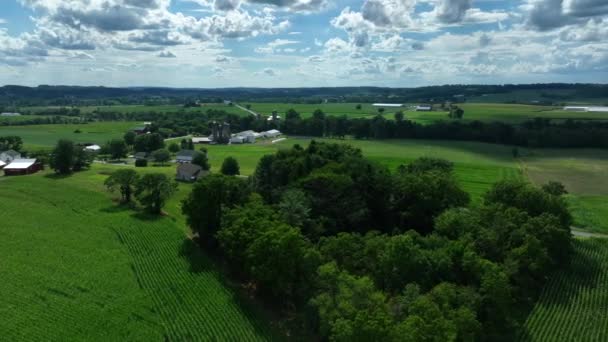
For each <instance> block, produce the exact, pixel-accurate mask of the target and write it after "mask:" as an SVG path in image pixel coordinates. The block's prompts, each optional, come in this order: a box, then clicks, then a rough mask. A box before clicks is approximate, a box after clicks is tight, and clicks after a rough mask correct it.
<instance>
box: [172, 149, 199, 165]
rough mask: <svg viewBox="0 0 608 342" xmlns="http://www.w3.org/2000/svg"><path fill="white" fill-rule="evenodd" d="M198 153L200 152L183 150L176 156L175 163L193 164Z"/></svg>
mask: <svg viewBox="0 0 608 342" xmlns="http://www.w3.org/2000/svg"><path fill="white" fill-rule="evenodd" d="M198 153H200V152H196V151H195V150H181V151H179V152H178V153H177V155H176V156H175V161H177V162H178V163H192V160H193V159H194V157H196V155H197V154H198Z"/></svg>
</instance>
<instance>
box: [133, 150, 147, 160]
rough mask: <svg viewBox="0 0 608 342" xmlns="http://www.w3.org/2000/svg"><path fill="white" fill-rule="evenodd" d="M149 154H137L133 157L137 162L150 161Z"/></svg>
mask: <svg viewBox="0 0 608 342" xmlns="http://www.w3.org/2000/svg"><path fill="white" fill-rule="evenodd" d="M148 156H149V155H148V153H147V152H137V153H135V154H134V155H133V158H135V159H136V160H143V159H148Z"/></svg>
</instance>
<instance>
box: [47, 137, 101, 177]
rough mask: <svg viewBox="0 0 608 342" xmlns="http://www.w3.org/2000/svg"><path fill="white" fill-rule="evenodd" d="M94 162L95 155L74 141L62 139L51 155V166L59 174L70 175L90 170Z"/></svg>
mask: <svg viewBox="0 0 608 342" xmlns="http://www.w3.org/2000/svg"><path fill="white" fill-rule="evenodd" d="M92 162H93V155H92V154H91V153H89V152H87V151H85V150H84V148H83V147H82V146H79V145H75V144H74V142H73V141H71V140H66V139H61V140H59V141H58V142H57V145H56V146H55V149H54V150H53V152H52V153H51V155H50V158H49V164H50V166H51V168H52V169H53V170H55V172H57V173H59V174H63V175H65V174H70V173H72V172H77V171H82V170H84V169H86V168H88V167H89V166H90V165H91V163H92Z"/></svg>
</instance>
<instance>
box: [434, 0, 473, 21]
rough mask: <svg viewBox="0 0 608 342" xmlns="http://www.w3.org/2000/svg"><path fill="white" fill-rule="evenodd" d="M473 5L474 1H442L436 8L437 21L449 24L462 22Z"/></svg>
mask: <svg viewBox="0 0 608 342" xmlns="http://www.w3.org/2000/svg"><path fill="white" fill-rule="evenodd" d="M472 4H473V0H441V2H440V3H439V5H438V6H437V7H436V10H437V19H439V21H441V22H443V23H448V24H452V23H457V22H461V21H462V20H463V19H464V16H465V13H466V11H467V10H469V9H470V8H471V6H472Z"/></svg>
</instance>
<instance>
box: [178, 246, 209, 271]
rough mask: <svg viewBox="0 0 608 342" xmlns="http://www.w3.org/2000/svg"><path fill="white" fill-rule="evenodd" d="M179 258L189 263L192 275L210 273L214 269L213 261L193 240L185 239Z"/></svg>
mask: <svg viewBox="0 0 608 342" xmlns="http://www.w3.org/2000/svg"><path fill="white" fill-rule="evenodd" d="M179 256H180V257H182V258H184V259H185V260H186V261H187V262H188V265H190V268H189V271H190V272H191V273H200V272H204V271H209V270H210V269H211V267H212V265H211V260H210V259H209V258H208V257H207V256H206V255H205V254H204V253H203V251H202V250H201V248H200V247H199V246H198V245H197V244H196V243H195V242H194V241H192V240H191V239H184V241H183V242H182V245H181V247H180V249H179Z"/></svg>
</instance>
